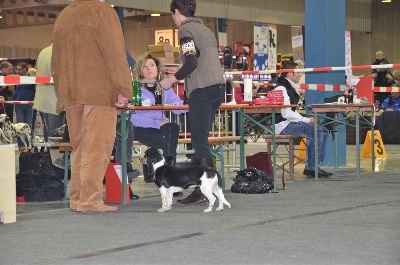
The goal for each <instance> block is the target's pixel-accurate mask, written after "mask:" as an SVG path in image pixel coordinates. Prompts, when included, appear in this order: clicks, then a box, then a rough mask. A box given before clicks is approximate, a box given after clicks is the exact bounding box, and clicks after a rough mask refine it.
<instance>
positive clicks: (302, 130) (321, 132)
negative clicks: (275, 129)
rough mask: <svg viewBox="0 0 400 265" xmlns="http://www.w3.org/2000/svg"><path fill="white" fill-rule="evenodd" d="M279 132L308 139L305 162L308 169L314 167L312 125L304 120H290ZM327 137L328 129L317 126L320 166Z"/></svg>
mask: <svg viewBox="0 0 400 265" xmlns="http://www.w3.org/2000/svg"><path fill="white" fill-rule="evenodd" d="M280 134H298V135H301V136H302V137H305V138H307V139H308V142H307V145H308V146H307V164H306V168H305V169H308V170H314V169H315V149H314V142H315V138H314V125H313V124H309V123H304V122H291V123H289V124H288V126H286V127H285V129H283V130H282V132H281V133H280ZM327 139H328V131H327V129H325V128H320V127H319V128H318V143H317V146H318V163H319V165H318V166H320V165H321V163H322V161H324V157H325V149H326V140H327Z"/></svg>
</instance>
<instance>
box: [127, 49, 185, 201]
mask: <svg viewBox="0 0 400 265" xmlns="http://www.w3.org/2000/svg"><path fill="white" fill-rule="evenodd" d="M160 72H161V64H160V62H159V60H158V59H157V58H154V57H153V56H151V55H150V54H145V55H143V56H142V57H140V58H139V59H138V61H137V63H136V66H135V68H134V69H133V79H134V80H143V79H146V80H158V78H159V76H160ZM161 77H162V75H161ZM141 91H142V105H143V106H150V105H154V104H155V101H156V100H155V93H156V85H155V84H145V83H143V84H142V86H141ZM164 104H165V105H177V106H182V105H183V100H181V99H180V98H179V97H178V96H177V95H176V94H175V93H174V90H173V89H171V88H169V89H166V90H165V91H164ZM172 112H173V113H175V114H178V115H179V114H182V113H185V112H187V111H186V110H174V111H172ZM131 122H132V123H133V126H134V129H133V135H134V136H133V137H134V140H135V141H139V142H141V143H142V144H144V145H146V146H148V147H155V148H160V149H162V150H163V156H164V158H165V162H166V163H167V165H175V163H176V149H177V146H178V137H179V125H178V124H176V123H174V122H171V121H170V120H169V119H168V118H167V117H166V116H165V113H164V111H162V110H152V111H149V110H137V111H135V112H134V113H133V114H132V116H131ZM128 142H131V141H130V140H128ZM130 148H131V146H130V147H129V146H128V149H130ZM143 175H144V178H145V181H146V182H154V178H153V175H148V174H147V166H146V165H143ZM179 194H180V195H182V193H179ZM179 194H178V193H177V194H175V196H176V195H179Z"/></svg>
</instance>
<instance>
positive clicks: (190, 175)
mask: <svg viewBox="0 0 400 265" xmlns="http://www.w3.org/2000/svg"><path fill="white" fill-rule="evenodd" d="M143 158H144V159H141V161H142V163H146V164H147V167H148V173H149V174H153V173H155V174H154V175H155V183H156V185H157V187H158V189H159V190H160V193H161V199H162V207H161V208H160V209H158V210H157V211H158V212H160V213H162V212H165V211H168V210H170V209H171V208H172V197H173V193H174V192H178V191H181V190H183V189H187V188H190V187H200V190H201V192H202V193H203V194H204V196H206V197H207V198H208V201H209V205H208V207H207V209H205V210H204V212H212V209H213V206H214V203H215V200H216V198H215V196H217V197H218V200H219V205H218V208H217V209H216V211H223V210H224V204H226V205H227V206H228V207H229V208H231V205H230V204H229V202H227V201H226V200H225V196H224V194H223V192H222V188H221V185H222V179H221V174H220V173H219V172H218V171H217V170H215V169H213V168H205V167H190V168H178V167H175V166H169V165H166V164H165V161H164V157H163V156H162V155H161V154H160V152H159V151H158V149H157V148H149V149H147V150H146V152H145V154H144V157H143ZM213 194H215V196H214V195H213Z"/></svg>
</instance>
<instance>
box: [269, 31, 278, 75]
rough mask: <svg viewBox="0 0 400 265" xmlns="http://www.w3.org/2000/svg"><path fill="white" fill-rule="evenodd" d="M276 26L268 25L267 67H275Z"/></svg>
mask: <svg viewBox="0 0 400 265" xmlns="http://www.w3.org/2000/svg"><path fill="white" fill-rule="evenodd" d="M277 32H278V31H277V26H276V25H268V43H269V45H268V52H267V53H268V69H276V48H277V42H278V38H277V35H278V34H277Z"/></svg>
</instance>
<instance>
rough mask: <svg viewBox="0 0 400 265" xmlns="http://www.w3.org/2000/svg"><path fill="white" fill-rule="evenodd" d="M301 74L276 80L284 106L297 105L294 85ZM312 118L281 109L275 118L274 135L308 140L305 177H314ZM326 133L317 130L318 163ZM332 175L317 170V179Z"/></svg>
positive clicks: (293, 65)
mask: <svg viewBox="0 0 400 265" xmlns="http://www.w3.org/2000/svg"><path fill="white" fill-rule="evenodd" d="M298 68H299V66H298V65H297V64H296V63H295V62H291V61H289V62H286V63H285V64H284V65H283V66H282V69H298ZM300 77H301V73H298V72H293V73H282V74H281V76H280V77H279V78H278V82H277V84H276V88H275V90H281V91H282V93H283V97H284V105H297V103H298V102H299V99H300V95H299V94H298V93H297V91H296V89H295V88H294V85H295V84H297V83H298V82H299V81H300ZM314 122H316V121H314V118H313V117H309V118H308V117H303V116H301V115H300V113H298V112H297V110H296V108H295V107H294V108H282V109H281V113H278V114H276V117H275V133H276V134H298V135H301V136H302V137H305V138H307V139H309V140H310V141H309V144H308V148H307V164H306V166H305V168H304V171H303V174H304V175H306V176H307V177H313V178H314V177H315V166H316V165H315V151H314V148H315V145H314V142H315V138H314V125H313V124H314ZM327 138H328V131H327V130H326V129H325V128H318V139H317V143H316V146H317V147H318V156H319V157H318V162H319V163H320V164H321V163H322V162H323V161H324V156H325V149H326V140H327ZM331 175H332V173H329V172H326V171H324V170H323V169H321V168H319V165H318V177H320V178H325V177H329V176H331Z"/></svg>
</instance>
